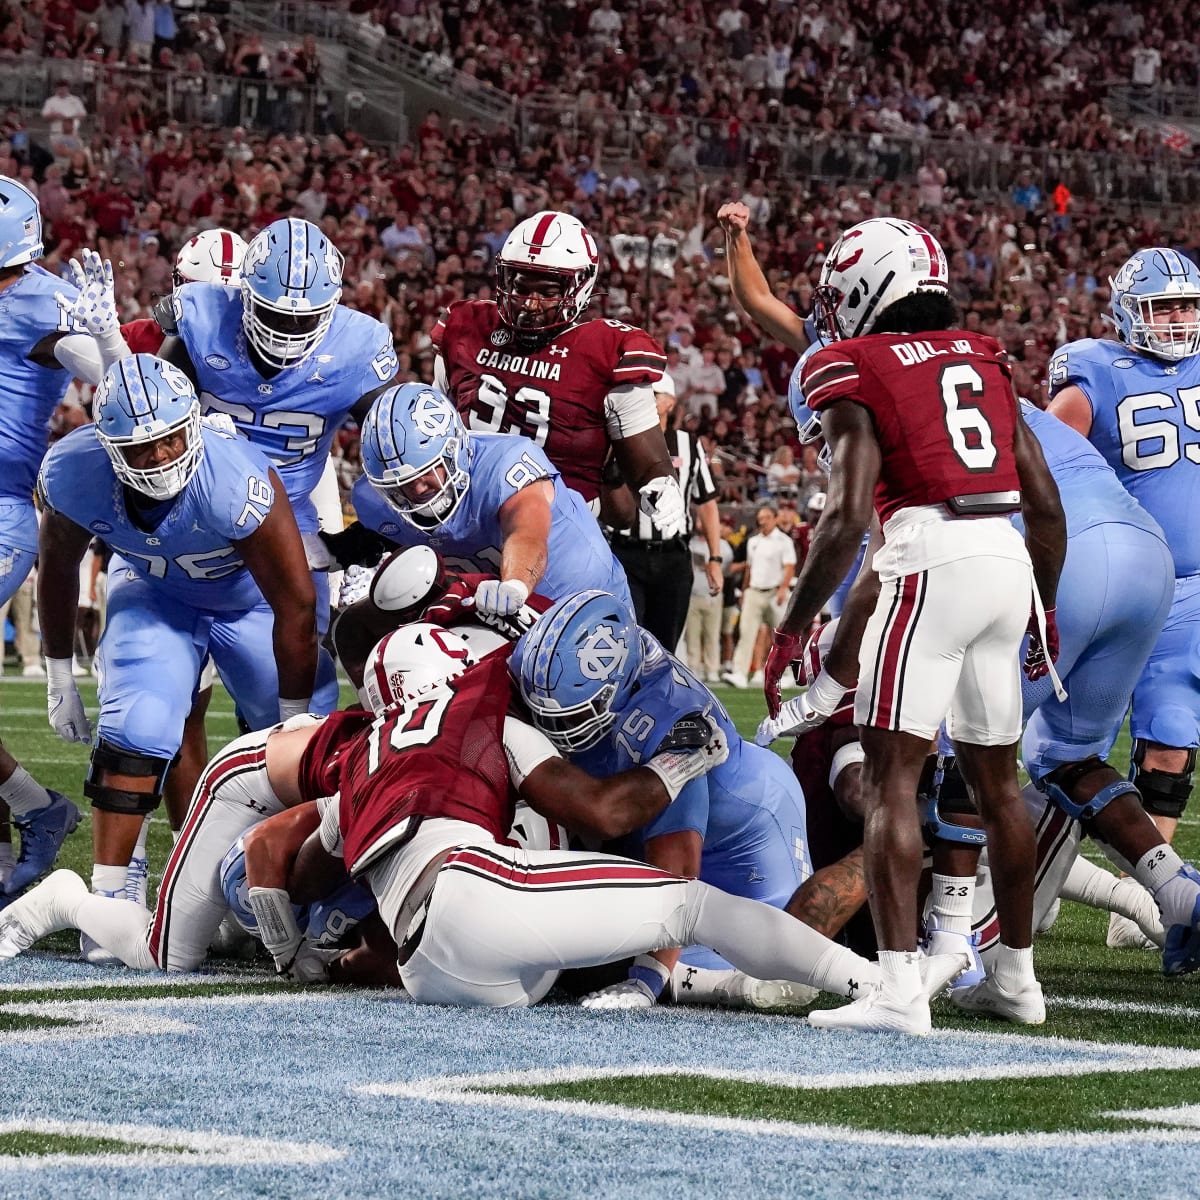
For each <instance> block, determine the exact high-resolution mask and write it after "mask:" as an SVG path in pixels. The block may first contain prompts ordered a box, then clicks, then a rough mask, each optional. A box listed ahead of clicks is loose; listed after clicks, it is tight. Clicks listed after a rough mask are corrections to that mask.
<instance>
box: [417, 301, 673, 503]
mask: <svg viewBox="0 0 1200 1200" xmlns="http://www.w3.org/2000/svg"><path fill="white" fill-rule="evenodd" d="M431 337H432V338H433V343H434V345H435V346H437V348H438V350H439V351H440V352H441V355H442V360H443V363H444V364H445V368H446V380H447V386H448V388H449V391H450V396H451V398H452V399H453V400H454V403H455V404H456V405H457V406H458V411H459V412H460V413H462V415H463V420H464V421H466V423H467V426H468V428H470V429H476V430H479V431H481V432H483V433H520V434H524V435H525V437H528V438H532V439H533V440H534V441H535V442H536V443H537V444H538V445H539V446H541V447H542V449H543V450H545V451H546V457H547V458H548V459H549V460H550V461H551V462H552V463H553V464H554V465H555V466H556V467H557V468H558V470H559V472H560V473H561V474H562V477H563V479H564V481H565V482H566V484H567V486H568V487H572V488H574V489H575V490H576V491H577V492H579V493H580V494H581V495H582V496H583V498H584V499H585V500H587V501H588V502H589V503H590V502H591V501H592V500H594V499H596V497H597V496H599V494H600V478H601V474H602V472H603V469H604V460H605V459H606V458H607V457H608V446H609V437H608V428H607V426H606V424H605V419H604V399H605V397H606V396H607V395H608V393H609V392H611V391H612V390H613V389H614V388H618V387H621V386H622V385H624V384H645V385H647V386H649V385H651V384H654V383H656V382H657V381H658V380H659V379H660V378H662V373H663V368H664V367H665V366H666V361H667V360H666V355H664V354H663V351H662V347H661V346H659V344H658V343H657V342H656V341H655V340H654V339H653V338H652V337H651V336H650V335H649V334H648V333H645V332H644V331H643V330H641V329H634V328H633V326H631V325H625V324H623V323H622V322H621V321H607V320H596V321H585V322H584V323H583V324H581V325H575V326H573V327H572V328H571V329H568V330H566V331H565V332H564V333H560V334H559V335H558V337H556V338H555V339H554V340H553V341H552V342H550V343H549V344H548V345H546V346H543V347H542V348H541V349H540V350H534V351H532V352H529V353H526V352H525V351H523V350H518V349H516V347H514V346H513V344H512V334H511V333H510V332H509V330H508V329H507V328H506V327H505V326H504V325H503V324H502V323H501V321H500V310H499V309H498V308H497V307H496V305H495V304H494V303H492V302H491V301H490V300H461V301H459V302H458V303H457V304H452V305H451V306H450V307H449V308H448V309H447V310H446V312H445V313H444V314H443V315H442V318H441V320H439V321H438V323H437V324H436V325H435V326H434V328H433V332H432V334H431ZM655 423H657V422H655ZM647 428H653V425H650V426H647ZM630 432H631V433H637V432H641V431H640V430H630Z"/></svg>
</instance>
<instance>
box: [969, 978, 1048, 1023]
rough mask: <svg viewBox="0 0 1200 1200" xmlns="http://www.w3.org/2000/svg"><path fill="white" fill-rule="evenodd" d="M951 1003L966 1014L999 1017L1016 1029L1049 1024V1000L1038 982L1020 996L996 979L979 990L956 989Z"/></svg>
mask: <svg viewBox="0 0 1200 1200" xmlns="http://www.w3.org/2000/svg"><path fill="white" fill-rule="evenodd" d="M950 1003H951V1004H953V1005H954V1007H955V1008H960V1009H962V1011H963V1012H969V1013H980V1014H982V1015H983V1016H987V1017H998V1018H1000V1019H1001V1020H1003V1021H1012V1022H1013V1024H1014V1025H1042V1024H1044V1023H1045V1021H1046V1000H1045V997H1044V996H1043V995H1042V985H1041V984H1040V983H1038V981H1037V980H1036V979H1035V980H1033V981H1032V982H1030V983H1027V984H1026V985H1025V986H1024V987H1023V988H1021V990H1020V991H1019V992H1010V991H1008V990H1007V989H1006V988H1004V987H1002V986H1001V985H1000V984H999V983H998V982H997V981H996V980H995V979H994V978H989V979H985V980H984V981H983V983H980V984H976V985H975V987H962V988H954V989H953V990H952V991H951V992H950Z"/></svg>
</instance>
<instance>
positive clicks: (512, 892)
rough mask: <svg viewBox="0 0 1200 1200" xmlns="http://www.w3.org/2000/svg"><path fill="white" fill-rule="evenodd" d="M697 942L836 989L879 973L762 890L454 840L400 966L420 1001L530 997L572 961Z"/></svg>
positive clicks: (625, 863) (523, 1000)
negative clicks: (754, 893) (742, 894)
mask: <svg viewBox="0 0 1200 1200" xmlns="http://www.w3.org/2000/svg"><path fill="white" fill-rule="evenodd" d="M383 907H384V901H383V899H382V898H381V899H380V908H381V909H383ZM405 934H406V931H405V930H400V929H398V930H397V931H396V938H397V941H398V942H400V941H402V940H403V939H404V937H405ZM693 944H695V945H703V946H709V947H711V948H712V949H714V950H716V951H717V953H718V954H721V955H723V956H724V957H725V958H727V959H728V960H729V961H730V962H731V963H733V964H734V966H735V967H737V968H738V969H739V970H742V971H745V972H746V973H747V974H748V975H752V976H753V977H754V978H756V979H792V980H796V981H798V982H800V983H806V984H810V985H811V986H813V987H818V988H821V989H823V990H825V991H829V992H833V993H834V994H835V995H840V996H850V997H853V996H854V995H855V994H856V993H857V991H858V989H859V988H860V987H861V986H862V985H863V984H866V983H873V982H875V981H876V980H877V979H878V967H877V966H876V965H875V964H874V963H869V962H867V960H866V959H863V958H860V957H859V956H858V955H856V954H854V953H852V952H851V951H849V950H847V949H846V948H845V947H843V946H838V945H836V944H835V943H833V942H831V941H829V939H828V938H825V937H823V936H822V935H821V934H819V933H817V932H816V930H814V929H810V928H809V927H808V926H807V925H804V924H802V923H801V922H799V921H797V920H796V919H795V918H794V917H790V916H788V915H787V914H786V913H784V912H782V911H780V910H779V909H775V908H771V907H769V906H768V905H766V904H761V903H759V902H758V901H756V900H743V899H741V898H739V897H735V896H730V895H728V894H727V893H725V892H722V891H719V890H718V889H717V888H714V887H710V886H709V885H708V884H705V883H700V882H699V881H698V880H685V879H680V878H679V877H678V876H676V875H668V874H666V873H665V872H663V871H659V870H656V869H655V868H654V867H648V866H646V864H645V863H639V862H633V861H631V860H629V859H624V858H616V857H613V856H611V855H604V854H577V853H572V852H570V851H566V852H564V851H554V850H522V849H520V848H518V847H515V846H501V845H498V844H496V843H481V844H479V845H475V846H466V847H463V846H460V847H459V848H458V849H456V850H453V851H451V853H450V855H449V857H448V858H447V859H446V862H445V864H444V865H443V866H442V868H441V870H440V871H439V872H438V874H437V879H436V882H435V884H434V887H433V891H432V893H431V894H430V897H429V900H428V905H427V910H426V914H425V926H424V931H423V933H422V934H421V936H420V940H419V942H418V944H417V948H416V950H415V951H414V952H413V954H412V957H411V958H410V959H409V960H408V962H407V963H405V964H404V965H403V966H402V967H401V968H400V978H401V979H402V980H403V982H404V986H405V988H406V989H407V990H408V992H409V994H410V995H411V996H412V997H413V999H414V1000H416V1001H418V1002H419V1003H422V1004H463V1005H486V1006H488V1007H492V1008H503V1007H523V1006H525V1005H530V1004H536V1003H537V1002H538V1001H539V1000H540V999H541V998H542V997H543V996H545V994H546V993H547V992H548V991H549V990H550V988H551V986H552V985H553V983H554V980H555V978H556V977H557V975H558V973H559V971H561V970H563V969H565V968H567V967H586V966H595V965H597V964H599V963H605V962H615V961H618V960H620V959H623V958H629V957H631V956H634V955H638V954H645V953H648V952H649V951H651V950H659V949H662V948H664V947H667V946H690V945H693Z"/></svg>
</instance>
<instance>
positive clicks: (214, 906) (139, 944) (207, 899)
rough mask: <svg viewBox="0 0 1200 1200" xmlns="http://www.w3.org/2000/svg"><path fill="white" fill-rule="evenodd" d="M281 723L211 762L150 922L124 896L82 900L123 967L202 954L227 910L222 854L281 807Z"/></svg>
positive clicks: (185, 964) (173, 966)
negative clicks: (272, 781)
mask: <svg viewBox="0 0 1200 1200" xmlns="http://www.w3.org/2000/svg"><path fill="white" fill-rule="evenodd" d="M278 728H279V727H278V726H272V727H271V728H270V729H260V730H258V731H257V732H256V733H248V734H246V735H245V736H244V737H240V738H238V739H237V740H236V741H233V742H230V743H229V745H228V746H226V747H225V749H224V750H222V751H221V752H220V754H218V755H217V756H216V758H214V759H213V760H212V762H210V763H209V764H208V766H207V768H206V769H205V771H204V774H203V775H202V776H201V777H200V782H199V783H198V784H197V786H196V792H195V794H194V795H193V797H192V805H191V807H190V808H189V809H188V815H187V820H186V821H185V822H184V825H183V832H182V833H181V835H180V838H179V841H178V842H177V843H176V844H175V849H174V850H173V851H172V852H171V857H170V858H169V859H168V860H167V868H166V871H165V872H164V873H163V879H162V885H161V886H160V888H159V889H158V902H157V903H156V904H155V906H154V913H153V915H152V916H150V917H149V923H148V924H147V916H148V914H147V913H146V910H145V909H144V908H142V907H140V906H139V905H136V904H131V903H129V902H128V901H125V900H113V899H111V898H109V897H107V896H89V897H88V898H87V899H86V900H84V901H83V902H82V903H81V905H80V907H79V911H78V912H77V914H76V917H75V924H76V925H77V926H78V927H79V928H80V929H81V930H82V931H83V932H84V933H86V934H87V935H88V936H89V937H91V938H94V939H95V940H96V941H97V942H98V943H99V944H100V945H101V946H103V947H104V949H105V950H107V951H109V952H110V953H111V954H115V955H116V956H117V957H118V958H119V959H120V960H121V961H122V962H123V963H125V964H126V966H130V967H135V968H137V969H138V970H143V971H153V970H154V969H155V968H156V967H157V968H159V969H161V970H163V971H194V970H195V969H196V968H197V967H198V966H199V965H200V964H201V963H202V962H203V961H204V956H205V955H206V954H207V953H208V947H209V944H210V943H211V942H212V939H213V935H214V934H215V933H216V932H217V926H219V925H220V924H221V920H222V918H223V917H224V916H225V914H226V912H228V911H229V906H228V905H227V904H226V903H225V895H224V893H223V892H222V890H221V861H222V859H224V857H225V855H226V854H227V853H228V852H229V848H230V847H231V846H232V845H233V843H234V842H236V841H237V839H238V838H239V837H241V835H242V834H243V833H245V832H246V830H247V829H249V828H250V827H251V826H252V825H257V824H258V823H259V822H260V821H264V820H266V818H267V817H269V816H271V815H272V814H274V813H277V812H281V811H282V810H283V805H281V804H280V803H279V801H278V800H277V799H276V797H275V793H274V792H273V791H272V790H271V787H270V785H269V784H268V782H267V738H268V737H270V735H271V734H272V733H274V732H275V730H276V729H278Z"/></svg>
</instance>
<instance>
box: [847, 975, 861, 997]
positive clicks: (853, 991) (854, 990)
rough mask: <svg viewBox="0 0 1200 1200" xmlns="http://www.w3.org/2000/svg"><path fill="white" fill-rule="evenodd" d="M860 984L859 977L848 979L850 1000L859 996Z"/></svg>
mask: <svg viewBox="0 0 1200 1200" xmlns="http://www.w3.org/2000/svg"><path fill="white" fill-rule="evenodd" d="M859 986H860V985H859V982H858V980H857V979H848V980H846V998H847V999H848V1000H856V999H857V998H858V989H859Z"/></svg>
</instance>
